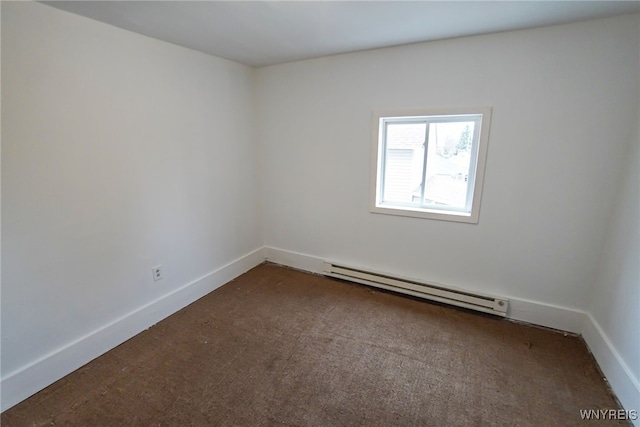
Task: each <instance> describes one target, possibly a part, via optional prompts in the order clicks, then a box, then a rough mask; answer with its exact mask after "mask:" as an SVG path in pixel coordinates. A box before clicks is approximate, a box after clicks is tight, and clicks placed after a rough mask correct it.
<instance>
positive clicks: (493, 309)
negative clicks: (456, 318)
mask: <svg viewBox="0 0 640 427" xmlns="http://www.w3.org/2000/svg"><path fill="white" fill-rule="evenodd" d="M323 274H324V275H325V276H329V277H335V278H336V279H342V280H348V281H351V282H356V283H360V284H363V285H368V286H375V287H376V288H382V289H387V290H390V291H394V292H399V293H403V294H407V295H412V296H415V297H419V298H425V299H428V300H432V301H438V302H441V303H445V304H451V305H455V306H458V307H464V308H468V309H471V310H476V311H481V312H483V313H490V314H495V315H497V316H502V317H506V315H507V309H508V308H509V301H508V300H507V299H506V298H500V297H495V296H490V295H484V294H478V293H475V292H469V291H465V290H463V289H456V288H450V287H447V286H443V285H441V284H437V285H436V284H430V283H424V282H419V281H417V280H411V279H405V278H401V277H394V276H391V275H388V274H381V273H376V272H373V271H366V270H363V269H359V268H353V267H347V266H344V265H340V264H335V263H331V262H325V263H324V268H323Z"/></svg>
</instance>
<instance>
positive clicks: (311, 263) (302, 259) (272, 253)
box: [264, 246, 324, 274]
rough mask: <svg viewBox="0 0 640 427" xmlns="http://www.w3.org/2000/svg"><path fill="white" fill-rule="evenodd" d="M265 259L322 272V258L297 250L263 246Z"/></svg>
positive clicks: (311, 271)
mask: <svg viewBox="0 0 640 427" xmlns="http://www.w3.org/2000/svg"><path fill="white" fill-rule="evenodd" d="M264 249H265V256H266V258H267V261H269V262H273V263H276V264H282V265H286V266H287V267H292V268H297V269H298V270H304V271H308V272H310V273H316V274H322V270H323V263H324V260H322V259H320V258H318V257H315V256H312V255H306V254H301V253H298V252H291V251H285V250H284V249H278V248H273V247H270V246H265V248H264Z"/></svg>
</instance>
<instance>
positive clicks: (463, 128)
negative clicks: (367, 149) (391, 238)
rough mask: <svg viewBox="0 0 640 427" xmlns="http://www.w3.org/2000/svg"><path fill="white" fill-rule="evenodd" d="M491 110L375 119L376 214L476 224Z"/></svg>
mask: <svg viewBox="0 0 640 427" xmlns="http://www.w3.org/2000/svg"><path fill="white" fill-rule="evenodd" d="M490 120H491V110H490V108H486V107H485V108H472V109H462V110H461V109H457V110H446V111H443V110H438V111H429V112H424V111H422V112H419V113H417V114H378V115H376V116H375V124H374V125H375V132H374V133H375V149H374V163H373V164H374V167H373V173H372V175H373V176H372V185H371V187H372V190H371V191H372V197H371V211H372V212H375V213H384V214H391V215H404V216H413V217H420V218H431V219H441V220H448V221H460V222H471V223H477V222H478V216H479V212H480V195H481V194H480V193H481V190H482V178H483V175H484V163H485V158H486V154H487V142H488V134H489V122H490Z"/></svg>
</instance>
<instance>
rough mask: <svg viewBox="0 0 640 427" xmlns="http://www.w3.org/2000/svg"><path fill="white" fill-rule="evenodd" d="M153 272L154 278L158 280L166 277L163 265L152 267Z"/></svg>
mask: <svg viewBox="0 0 640 427" xmlns="http://www.w3.org/2000/svg"><path fill="white" fill-rule="evenodd" d="M151 274H152V275H153V280H154V281H155V282H157V281H158V280H160V279H162V278H163V277H164V271H162V266H161V265H156V266H155V267H153V268H152V269H151Z"/></svg>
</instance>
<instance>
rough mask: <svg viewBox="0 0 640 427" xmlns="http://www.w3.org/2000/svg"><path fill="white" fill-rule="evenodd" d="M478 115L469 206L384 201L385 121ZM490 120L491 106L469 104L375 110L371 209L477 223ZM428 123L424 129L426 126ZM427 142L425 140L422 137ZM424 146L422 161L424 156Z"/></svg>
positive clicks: (469, 187)
mask: <svg viewBox="0 0 640 427" xmlns="http://www.w3.org/2000/svg"><path fill="white" fill-rule="evenodd" d="M464 115H470V116H477V115H480V116H481V118H480V120H479V122H480V123H479V126H475V129H474V137H473V141H472V147H471V164H470V166H469V177H468V183H469V185H468V187H467V188H468V192H467V203H466V204H467V207H468V209H452V208H443V209H436V208H424V207H418V206H413V205H407V206H403V205H400V204H392V203H383V202H382V191H383V179H384V178H383V176H384V162H385V156H384V154H385V143H386V141H385V139H386V136H385V124H386V123H390V122H391V123H392V122H401V121H405V120H406V121H407V122H411V121H421V120H424V119H427V121H428V122H429V123H431V122H434V121H436V122H437V121H439V120H440V121H447V120H446V117H447V116H464ZM490 124H491V107H472V108H438V109H424V110H414V111H384V112H375V113H374V120H373V133H374V138H373V150H372V151H373V156H372V168H371V199H370V200H371V204H370V211H371V212H373V213H379V214H388V215H401V216H408V217H416V218H428V219H436V220H444V221H456V222H466V223H473V224H477V223H478V220H479V217H480V200H481V198H482V184H483V181H484V169H485V164H486V158H487V148H488V145H489V126H490ZM428 127H429V126H428V123H427V129H428ZM425 142H426V143H428V141H425ZM426 153H427V150H426V149H425V161H426V156H427V154H426Z"/></svg>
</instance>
